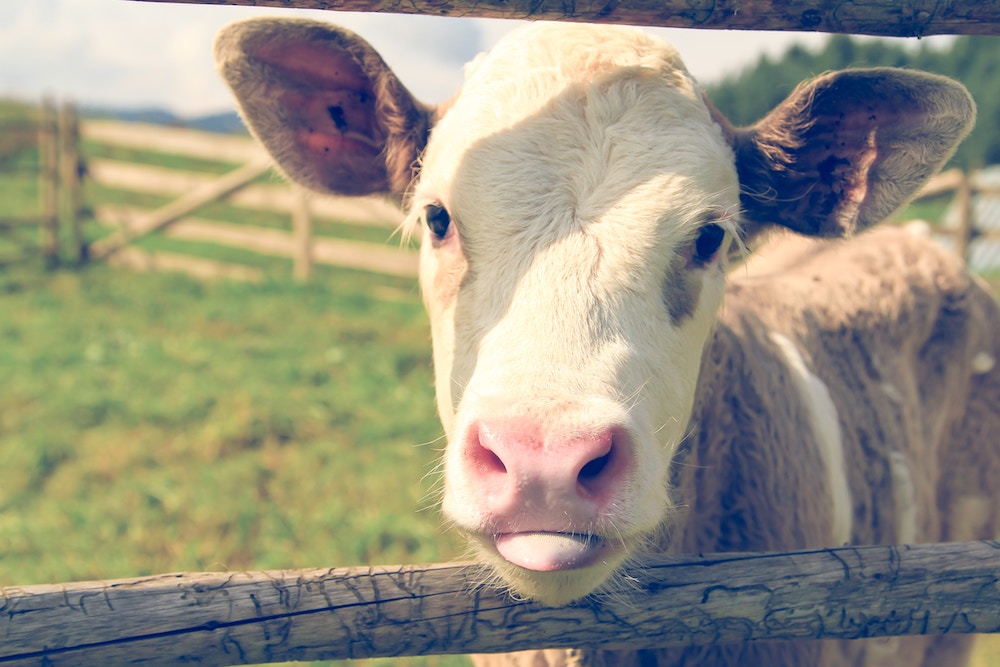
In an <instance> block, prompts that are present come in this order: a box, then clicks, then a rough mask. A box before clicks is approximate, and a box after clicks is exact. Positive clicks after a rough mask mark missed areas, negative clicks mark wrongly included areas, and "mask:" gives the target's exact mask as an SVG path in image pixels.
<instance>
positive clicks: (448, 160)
mask: <svg viewBox="0 0 1000 667" xmlns="http://www.w3.org/2000/svg"><path fill="white" fill-rule="evenodd" d="M531 31H532V28H529V29H528V31H527V32H528V33H529V34H528V35H523V34H522V35H521V36H520V38H519V39H518V40H511V41H508V42H503V43H501V44H500V45H498V46H497V47H496V49H494V51H493V52H492V53H491V54H489V55H488V56H486V57H484V58H482V59H481V60H480V61H478V62H477V63H476V67H475V68H474V71H473V72H472V75H471V78H470V79H469V81H468V82H467V84H466V86H465V88H464V89H463V93H462V95H461V96H460V97H459V99H458V100H457V102H456V103H455V105H454V107H452V109H451V110H450V111H449V112H448V114H447V115H446V116H445V118H444V119H443V120H442V121H441V123H440V124H439V125H438V126H437V127H436V128H435V130H434V133H433V135H432V139H431V141H430V143H429V145H428V148H427V152H426V155H425V157H424V160H423V165H422V171H421V178H420V181H419V183H418V185H417V188H416V191H415V198H414V201H415V209H416V210H419V209H420V207H421V203H422V202H428V201H439V202H442V203H443V204H444V205H445V206H446V208H447V209H448V210H449V211H450V212H451V215H452V218H453V220H454V221H455V224H456V225H457V227H458V230H459V235H460V236H461V240H460V243H461V245H462V253H458V252H455V251H454V250H453V249H450V248H441V247H437V248H435V247H434V246H433V244H432V243H431V242H430V240H429V238H425V239H424V244H423V253H422V255H423V259H422V269H421V283H422V286H423V290H424V293H425V294H426V295H427V297H426V300H427V302H428V307H429V309H430V312H431V319H432V326H433V332H434V352H435V355H434V356H435V367H436V371H437V387H438V402H439V403H438V408H439V411H440V412H441V418H442V422H443V423H444V424H445V426H446V430H447V431H448V437H449V442H450V443H451V444H450V446H449V450H448V454H447V464H446V486H445V497H444V510H445V514H446V516H448V518H449V519H451V520H452V521H455V522H456V523H457V524H458V525H459V526H461V527H462V528H463V529H465V530H467V531H470V532H473V533H484V534H487V533H489V531H490V516H489V513H488V511H487V509H486V508H485V506H484V505H483V504H482V503H481V502H477V498H480V497H481V494H479V493H477V488H476V480H475V479H470V478H469V477H468V476H467V475H466V474H464V472H463V468H462V466H461V465H460V460H461V457H462V447H463V445H462V438H463V434H464V433H465V431H466V430H467V429H468V428H469V427H470V424H472V423H474V422H475V420H477V419H479V418H481V417H482V416H484V415H486V414H489V415H491V416H492V417H496V416H497V415H508V416H511V417H513V416H517V415H521V414H524V413H525V412H531V413H532V414H535V415H537V417H538V419H540V420H541V421H542V422H545V423H549V422H562V423H569V422H572V423H573V424H574V425H575V426H574V427H575V428H578V429H579V428H581V426H580V424H581V423H583V424H585V425H588V428H591V429H598V428H601V427H607V426H613V425H624V427H625V428H626V429H627V430H628V432H629V433H630V434H631V435H632V436H633V437H634V438H635V442H634V447H635V449H636V452H635V459H636V460H637V461H641V462H642V464H641V465H637V466H635V468H634V469H633V470H632V471H630V474H629V476H628V479H627V483H626V484H625V485H623V486H622V488H621V489H620V491H619V493H618V496H617V497H616V498H615V499H614V502H613V503H612V505H613V506H614V507H615V512H614V513H613V514H611V515H609V516H607V517H605V518H604V519H603V520H602V521H601V522H600V523H599V524H598V525H596V526H576V525H574V526H571V529H573V530H578V531H584V530H592V529H595V528H596V529H597V531H598V532H600V533H602V534H606V535H607V534H610V535H615V536H618V537H622V538H623V539H624V540H625V541H628V540H629V539H634V538H635V536H639V535H642V534H644V533H646V532H648V531H649V530H651V529H653V528H654V527H655V526H656V525H657V524H658V523H659V522H660V521H661V520H662V519H663V517H664V516H665V513H666V512H668V511H669V508H670V502H669V500H668V497H667V492H666V489H667V484H666V476H667V466H668V463H669V461H670V457H671V455H672V453H673V451H674V450H675V448H676V446H677V445H678V443H679V442H680V441H681V439H682V437H683V435H684V431H683V429H684V428H685V425H686V424H687V421H688V418H689V415H690V412H691V407H692V406H691V402H692V399H693V396H694V389H695V383H696V380H697V374H698V367H699V363H700V356H701V355H700V351H701V348H702V346H703V345H704V341H705V340H706V338H707V336H708V332H709V330H710V327H711V325H712V322H713V320H714V317H715V313H716V311H717V309H718V306H719V304H720V303H721V299H722V293H723V282H724V275H723V272H722V271H721V267H710V268H707V269H703V270H702V273H703V274H704V277H703V281H704V284H703V286H702V287H701V289H700V302H699V303H698V305H697V308H696V311H695V313H694V315H693V316H692V317H691V318H690V319H688V320H686V321H685V322H684V323H683V326H679V327H675V326H673V325H672V324H671V322H670V319H669V318H668V315H667V313H666V310H665V308H664V305H663V302H662V298H661V289H660V285H661V284H662V282H663V281H664V280H665V279H666V278H667V277H668V275H669V273H670V272H672V271H679V270H683V261H682V255H683V252H684V248H685V247H686V246H687V244H689V243H690V242H691V236H692V234H693V230H694V229H695V227H696V226H697V225H699V224H701V223H703V222H704V220H705V218H706V217H707V216H716V217H725V216H726V215H728V214H730V213H731V212H732V211H735V210H737V208H738V184H737V179H736V174H735V171H734V167H733V156H732V152H731V149H730V148H729V146H728V145H727V143H726V142H725V141H724V139H723V137H722V135H721V133H720V130H719V128H718V127H717V126H716V125H715V124H714V123H713V122H712V120H711V119H710V117H709V114H708V112H707V109H706V108H705V106H704V104H703V103H702V101H701V98H700V94H699V92H698V90H697V88H696V87H695V85H694V82H693V81H692V80H691V79H690V77H689V76H688V75H687V73H686V71H685V70H683V68H682V66H681V65H680V63H679V61H678V60H677V56H676V53H674V51H673V50H672V49H671V48H670V47H668V46H666V45H663V44H662V43H659V42H654V41H652V40H650V39H649V38H648V37H647V36H645V35H643V34H642V33H640V32H636V31H631V30H623V29H614V28H609V29H607V30H605V31H602V32H601V38H602V40H603V41H602V42H601V43H594V35H593V33H589V32H581V31H579V30H575V29H573V27H571V26H567V27H553V26H547V27H546V29H545V39H535V38H532V36H531V34H530V33H531ZM547 50H548V51H554V52H558V53H559V54H560V55H559V57H558V58H554V57H552V56H548V55H546V54H545V53H542V52H544V51H547ZM551 62H558V63H559V66H552V65H551V64H548V63H551ZM536 63H542V64H541V65H536ZM510 72H517V76H516V77H512V76H508V74H509V73H510ZM584 77H587V78H595V79H596V81H597V82H598V83H594V82H593V81H590V82H585V81H583V78H584ZM665 82H666V83H667V85H664V84H665ZM608 91H613V94H607V93H608ZM498 101H499V102H498ZM515 123H517V124H519V131H518V132H517V133H516V134H514V133H511V134H506V133H505V130H506V129H507V128H509V127H511V126H513V125H514V124H515ZM526 126H527V127H531V130H528V131H526V130H525V127H526ZM525 165H530V168H526V167H525ZM459 168H461V174H462V176H461V180H460V181H459V182H456V179H455V174H456V173H459ZM459 254H461V257H459ZM466 264H467V265H466ZM449 273H454V275H450V276H448V275H447V274H449ZM442 274H446V278H445V279H444V280H443V282H444V283H445V284H453V283H454V281H456V280H461V281H462V284H461V295H460V297H459V298H458V299H457V300H456V301H453V302H451V303H446V304H442V298H441V297H440V296H439V292H440V291H441V289H442V288H441V287H440V283H442ZM480 276H488V280H480V279H479V277H480ZM449 289H450V288H446V289H445V290H444V291H445V292H449ZM444 300H446V299H444ZM472 314H474V315H472ZM456 340H458V341H460V342H459V343H458V345H457V346H456ZM635 397H641V398H635ZM625 556H626V554H625V553H624V552H622V553H619V554H617V555H616V557H615V558H609V559H607V560H605V561H604V563H602V564H601V565H600V566H597V568H596V570H597V571H596V572H589V573H587V574H586V576H583V574H582V573H580V574H579V576H576V577H572V578H574V579H586V583H585V584H584V585H583V586H582V587H579V586H577V587H567V585H566V583H565V581H560V582H559V583H558V585H556V584H552V585H549V584H546V583H545V582H544V581H540V580H539V578H538V577H535V575H532V574H527V573H526V572H525V571H523V570H512V569H511V568H506V569H505V571H508V574H509V576H510V577H511V578H513V579H514V585H515V588H518V589H520V590H529V591H533V593H534V594H535V595H536V597H539V598H540V599H542V600H545V601H548V602H564V601H568V600H570V599H573V597H575V596H577V594H578V593H579V592H580V591H582V592H584V593H585V592H587V591H588V589H589V588H590V587H591V586H592V585H593V583H592V582H593V581H600V580H601V579H603V578H605V577H606V576H607V575H608V574H609V573H610V572H611V571H612V570H613V569H615V568H616V567H617V566H618V565H619V564H620V562H621V560H622V558H624V557H625ZM493 561H494V564H495V565H497V566H498V567H500V568H504V563H503V561H502V559H499V558H494V559H493ZM542 578H544V577H542ZM550 579H552V578H550ZM577 589H579V590H577Z"/></svg>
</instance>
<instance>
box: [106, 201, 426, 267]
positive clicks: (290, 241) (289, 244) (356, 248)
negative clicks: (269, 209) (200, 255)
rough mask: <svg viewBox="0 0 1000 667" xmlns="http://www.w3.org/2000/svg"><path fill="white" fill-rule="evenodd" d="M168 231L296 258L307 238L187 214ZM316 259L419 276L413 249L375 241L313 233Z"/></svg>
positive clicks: (124, 218)
mask: <svg viewBox="0 0 1000 667" xmlns="http://www.w3.org/2000/svg"><path fill="white" fill-rule="evenodd" d="M146 215H148V212H144V211H141V210H137V209H131V208H125V207H121V206H101V207H98V209H97V210H96V218H97V220H98V221H99V222H101V223H103V224H105V225H112V226H115V227H125V228H128V227H130V226H131V225H132V221H133V220H136V219H142V218H143V217H144V216H146ZM164 233H165V235H167V236H169V237H171V238H176V239H181V240H185V241H202V242H206V243H216V244H219V245H228V246H231V247H234V248H242V249H244V250H250V251H252V252H256V253H259V254H262V255H271V256H277V257H289V258H295V256H296V255H297V254H298V253H300V252H301V244H302V243H303V241H302V240H301V239H299V238H296V236H295V235H294V234H290V233H288V232H286V231H282V230H280V229H268V228H265V227H256V226H252V225H236V224H231V223H224V222H217V221H214V220H202V219H200V218H189V217H184V218H182V219H180V220H178V221H176V222H174V223H173V224H171V225H170V227H169V228H168V229H166V230H164ZM309 247H310V250H309V252H310V256H311V260H312V261H313V262H318V263H320V264H329V265H331V266H339V267H342V268H348V269H357V270H360V271H371V272H373V273H384V274H388V275H394V276H402V277H404V278H415V277H416V275H417V268H418V264H419V259H418V257H417V253H416V252H414V251H412V250H405V249H402V248H393V247H388V246H381V245H377V244H373V243H362V242H358V241H347V240H341V239H336V240H335V239H331V238H319V237H313V238H312V239H311V240H310V242H309Z"/></svg>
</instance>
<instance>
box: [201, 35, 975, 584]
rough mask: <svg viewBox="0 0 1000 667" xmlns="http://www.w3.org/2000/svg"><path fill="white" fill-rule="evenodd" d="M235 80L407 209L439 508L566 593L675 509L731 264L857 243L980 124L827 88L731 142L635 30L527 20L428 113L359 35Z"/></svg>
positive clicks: (888, 97) (294, 164)
mask: <svg viewBox="0 0 1000 667" xmlns="http://www.w3.org/2000/svg"><path fill="white" fill-rule="evenodd" d="M216 57H217V60H218V63H219V67H220V69H221V71H222V73H223V75H224V77H225V78H226V79H227V81H228V82H229V83H230V85H231V86H232V88H233V90H234V91H235V94H236V97H237V98H238V100H239V103H240V106H241V109H242V113H243V115H244V117H245V119H246V121H247V123H248V125H249V126H250V128H251V130H252V131H253V132H254V134H255V135H256V136H257V137H258V138H259V139H260V141H261V142H263V144H264V145H265V146H266V147H267V148H268V149H269V150H270V151H271V153H272V154H273V155H274V157H275V159H276V161H277V163H278V164H279V165H280V167H281V168H282V169H283V170H284V171H285V172H286V173H287V175H288V176H289V177H290V178H292V179H294V180H297V181H299V182H301V183H303V184H305V185H307V186H309V187H311V188H313V189H316V190H318V191H321V192H330V193H336V194H349V195H355V194H368V193H382V194H385V195H389V196H392V197H394V198H396V200H397V201H399V202H402V203H404V205H405V206H406V208H407V210H408V212H409V217H408V220H409V223H410V224H411V225H412V226H413V228H414V229H419V230H420V232H419V233H421V234H422V237H423V243H422V249H421V274H420V282H421V286H422V289H423V294H424V297H425V302H426V305H427V310H428V312H429V314H430V318H431V325H432V330H433V344H434V365H435V375H436V389H437V399H438V410H439V413H440V417H441V421H442V423H443V424H444V427H445V430H446V432H447V437H448V446H447V452H446V455H445V456H446V466H445V494H444V512H445V514H446V516H447V518H448V519H449V520H451V521H453V522H454V523H455V524H456V525H457V527H458V528H459V529H460V530H462V531H463V532H464V533H466V534H467V535H469V536H470V538H471V539H472V541H473V543H474V544H475V545H476V547H477V549H478V550H479V551H480V553H481V554H482V556H483V558H484V560H485V561H486V562H487V563H489V564H490V565H491V566H493V568H494V570H495V572H496V574H497V575H498V577H499V580H500V581H501V582H502V583H503V584H504V585H506V586H507V587H509V589H510V590H511V592H512V593H514V594H516V595H519V596H524V597H531V598H535V599H538V600H540V601H542V602H545V603H549V604H562V603H567V602H570V601H572V600H575V599H578V598H581V597H583V596H586V595H588V594H590V593H592V592H594V591H595V590H600V589H601V588H602V587H604V588H608V587H610V586H613V579H611V575H612V574H613V573H614V572H615V571H616V570H617V569H619V568H620V567H621V565H622V563H623V562H624V561H625V560H626V559H627V558H629V557H630V556H631V555H634V554H635V553H637V551H639V550H641V548H642V545H643V544H644V543H647V542H649V541H650V540H651V538H652V537H653V536H655V535H656V534H657V533H658V531H660V530H661V529H662V528H663V527H669V525H670V523H671V520H672V516H673V513H672V503H671V497H670V488H669V480H668V478H669V475H668V469H669V465H670V461H671V457H672V455H673V453H674V451H675V449H676V448H677V446H678V445H679V443H680V442H681V440H682V439H683V437H684V435H685V431H686V429H687V427H688V421H689V419H690V416H691V411H692V404H693V401H694V398H695V391H696V385H697V381H698V371H699V367H700V362H701V356H702V350H703V348H704V347H705V344H706V342H707V341H708V339H709V337H710V335H711V332H712V328H713V321H714V319H715V316H716V312H717V310H718V309H719V306H720V304H721V303H722V298H723V292H724V282H725V268H726V263H727V257H728V255H729V254H730V253H731V251H733V250H734V249H738V248H740V247H741V246H743V245H744V244H745V243H746V242H747V241H748V240H749V239H750V238H752V237H754V236H756V235H757V234H759V233H760V232H761V231H762V230H764V229H765V228H767V227H768V226H784V227H787V228H790V229H792V230H795V231H797V232H800V233H803V234H809V235H815V236H824V237H837V236H844V235H849V234H851V233H853V232H855V231H856V230H859V229H862V228H864V227H866V226H868V225H870V224H873V223H875V222H877V221H878V220H880V219H881V218H883V217H884V216H886V215H887V214H889V213H891V212H892V211H893V210H894V209H896V208H897V207H898V206H900V205H901V204H902V203H904V201H905V199H906V198H907V197H908V196H910V195H911V194H912V193H913V192H914V191H915V189H916V188H917V187H919V186H920V185H921V184H922V183H923V182H924V181H925V180H926V179H927V178H928V177H929V176H930V175H931V174H932V173H933V172H934V171H936V170H937V168H938V167H939V166H940V165H941V163H942V162H943V161H944V159H945V158H946V157H947V156H948V155H949V154H950V152H951V151H952V150H953V148H954V146H955V145H956V144H957V142H958V141H959V139H960V138H961V137H962V136H963V135H964V134H965V132H966V131H967V129H968V127H969V126H970V124H971V122H972V118H973V115H974V111H973V105H972V102H971V99H970V98H969V96H968V94H967V93H966V92H965V90H964V89H963V88H962V87H961V86H959V85H957V84H955V83H953V82H950V81H948V80H946V79H942V78H940V77H936V76H931V75H927V74H920V73H914V72H907V71H901V70H889V69H876V70H857V71H847V72H837V73H832V74H826V75H823V76H821V77H819V78H817V79H814V80H812V81H810V82H807V83H805V84H803V85H802V86H800V87H799V88H798V89H797V90H796V91H795V92H794V93H792V95H791V96H790V97H789V98H788V100H786V101H785V102H784V103H783V104H781V105H780V106H779V107H778V108H776V109H775V110H774V111H773V112H772V113H771V114H769V115H768V116H767V117H765V118H764V119H763V120H761V121H760V122H759V123H758V124H756V125H754V126H752V127H749V128H745V129H734V128H733V127H731V126H730V125H729V124H728V123H727V122H726V121H725V120H724V119H723V118H721V116H720V115H719V114H718V113H717V112H716V111H715V110H714V109H713V108H712V107H711V105H710V104H708V102H707V101H706V100H705V99H704V97H703V95H702V93H701V92H700V90H699V88H698V87H697V85H696V84H695V82H694V80H693V79H692V78H691V76H690V75H689V74H688V72H687V71H686V70H685V68H684V66H683V64H682V63H681V62H680V59H679V58H678V56H677V54H676V53H675V51H674V50H673V49H672V48H671V47H669V46H667V45H665V44H663V43H661V42H658V41H656V40H654V39H652V38H650V37H648V36H647V35H645V34H644V33H642V32H639V31H636V30H631V29H624V28H615V27H594V26H579V25H551V24H548V25H547V24H534V25H532V26H530V27H527V28H525V29H522V30H520V31H518V32H517V33H515V34H513V35H511V36H509V37H507V38H506V39H505V40H504V41H502V42H501V43H500V44H499V45H498V46H497V47H496V48H495V50H494V51H492V52H491V53H490V54H489V55H485V56H481V57H480V58H479V59H477V60H476V61H475V62H474V63H472V64H471V65H470V66H469V67H468V72H467V81H466V85H465V86H464V88H463V89H462V90H461V91H460V93H459V94H458V95H457V96H456V97H455V98H453V99H452V100H451V101H449V102H448V103H446V104H445V105H442V106H441V107H437V108H435V107H430V106H427V105H424V104H421V103H419V102H418V101H416V100H415V99H414V98H413V97H412V96H411V95H410V94H409V93H408V92H407V91H406V89H405V88H404V87H403V86H402V85H401V84H400V83H399V81H398V80H397V79H396V77H395V76H394V75H393V74H392V72H390V71H389V69H388V68H387V67H386V65H385V64H384V63H383V61H382V60H381V59H380V58H379V56H378V55H377V54H376V53H375V52H374V51H373V50H372V49H371V47H370V46H368V45H367V44H366V43H365V42H363V41H362V40H361V39H360V38H359V37H357V36H355V35H353V34H351V33H349V32H347V31H345V30H343V29H340V28H337V27H334V26H331V25H327V24H322V23H315V22H310V21H300V20H276V19H256V20H251V21H246V22H241V23H236V24H234V25H231V26H229V27H228V28H226V29H225V30H224V31H223V32H222V33H221V34H220V36H219V38H218V41H217V43H216Z"/></svg>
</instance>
